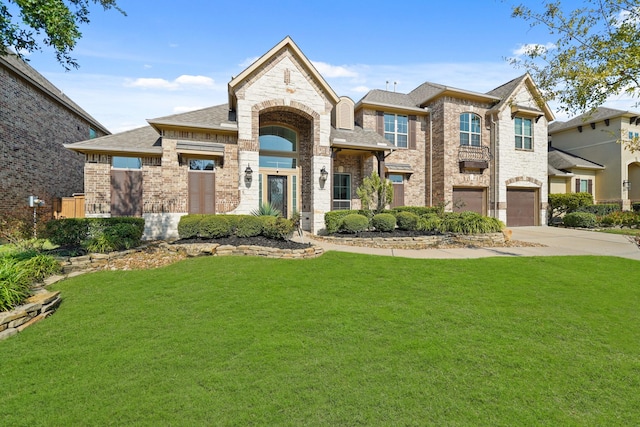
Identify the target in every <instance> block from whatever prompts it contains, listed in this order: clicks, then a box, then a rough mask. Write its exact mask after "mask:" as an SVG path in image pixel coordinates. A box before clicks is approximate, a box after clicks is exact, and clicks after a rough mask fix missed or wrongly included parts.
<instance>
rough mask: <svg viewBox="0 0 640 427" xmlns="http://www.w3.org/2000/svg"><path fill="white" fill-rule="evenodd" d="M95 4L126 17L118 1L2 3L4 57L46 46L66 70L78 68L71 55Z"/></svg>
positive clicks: (18, 0) (9, 0) (0, 21)
mask: <svg viewBox="0 0 640 427" xmlns="http://www.w3.org/2000/svg"><path fill="white" fill-rule="evenodd" d="M92 3H93V4H98V5H101V6H102V8H103V9H104V10H108V9H115V10H117V11H119V12H120V13H122V14H123V15H126V14H125V13H124V11H123V10H122V9H120V8H119V7H118V5H117V4H116V0H0V55H2V56H4V55H7V54H8V53H9V52H10V49H11V50H14V51H15V52H16V53H17V54H18V56H21V57H22V55H23V54H24V53H25V52H27V53H31V52H34V51H39V50H42V46H43V45H45V46H50V47H51V48H53V50H54V52H55V55H56V59H57V60H58V62H59V63H60V64H61V65H62V66H63V67H65V69H67V70H68V69H70V68H71V67H74V68H77V67H78V64H77V62H76V61H75V60H74V59H73V58H71V51H72V50H73V48H74V47H75V45H76V42H77V41H78V39H80V37H82V33H81V32H80V25H82V24H88V23H89V15H90V6H91V4H92ZM12 5H13V6H12ZM15 15H18V16H15Z"/></svg>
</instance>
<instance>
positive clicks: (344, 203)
mask: <svg viewBox="0 0 640 427" xmlns="http://www.w3.org/2000/svg"><path fill="white" fill-rule="evenodd" d="M337 175H344V176H348V177H349V187H348V188H347V190H348V191H347V192H348V194H347V196H348V197H349V198H348V199H335V198H332V199H333V200H332V201H331V210H333V211H337V210H345V209H346V210H349V209H351V174H350V173H341V172H334V174H333V188H332V189H331V191H332V195H335V187H336V184H338V182H339V180H338V179H336V176H337ZM336 202H338V205H339V206H340V207H338V208H336Z"/></svg>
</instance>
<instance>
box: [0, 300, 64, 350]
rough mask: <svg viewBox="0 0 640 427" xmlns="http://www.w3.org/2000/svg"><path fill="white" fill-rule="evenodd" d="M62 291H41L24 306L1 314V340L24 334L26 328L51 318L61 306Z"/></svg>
mask: <svg viewBox="0 0 640 427" xmlns="http://www.w3.org/2000/svg"><path fill="white" fill-rule="evenodd" d="M61 301H62V299H61V298H60V291H56V292H50V291H47V290H44V289H39V290H38V291H36V293H34V294H33V295H32V296H30V297H29V298H27V300H26V301H25V303H24V304H22V305H19V306H17V307H15V308H14V309H13V310H10V311H3V312H0V340H3V339H5V338H9V337H11V336H13V335H16V334H17V333H18V332H22V331H23V330H24V329H25V328H27V327H29V326H31V325H33V324H35V323H37V322H39V321H40V320H42V319H44V318H47V317H49V316H50V315H52V314H53V313H54V311H55V310H56V308H58V306H59V305H60V302H61Z"/></svg>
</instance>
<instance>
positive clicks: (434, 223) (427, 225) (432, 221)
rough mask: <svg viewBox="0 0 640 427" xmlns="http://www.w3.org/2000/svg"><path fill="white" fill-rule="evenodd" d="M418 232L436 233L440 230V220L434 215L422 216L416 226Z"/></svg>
mask: <svg viewBox="0 0 640 427" xmlns="http://www.w3.org/2000/svg"><path fill="white" fill-rule="evenodd" d="M416 228H417V230H418V231H425V232H430V233H438V232H440V231H441V228H442V219H441V218H440V217H439V216H438V215H437V214H435V213H431V214H426V215H422V216H421V217H420V218H419V219H418V224H417V225H416Z"/></svg>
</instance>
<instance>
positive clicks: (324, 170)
mask: <svg viewBox="0 0 640 427" xmlns="http://www.w3.org/2000/svg"><path fill="white" fill-rule="evenodd" d="M327 178H329V172H327V168H325V167H324V166H323V167H322V169H320V181H322V182H324V181H326V180H327Z"/></svg>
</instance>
